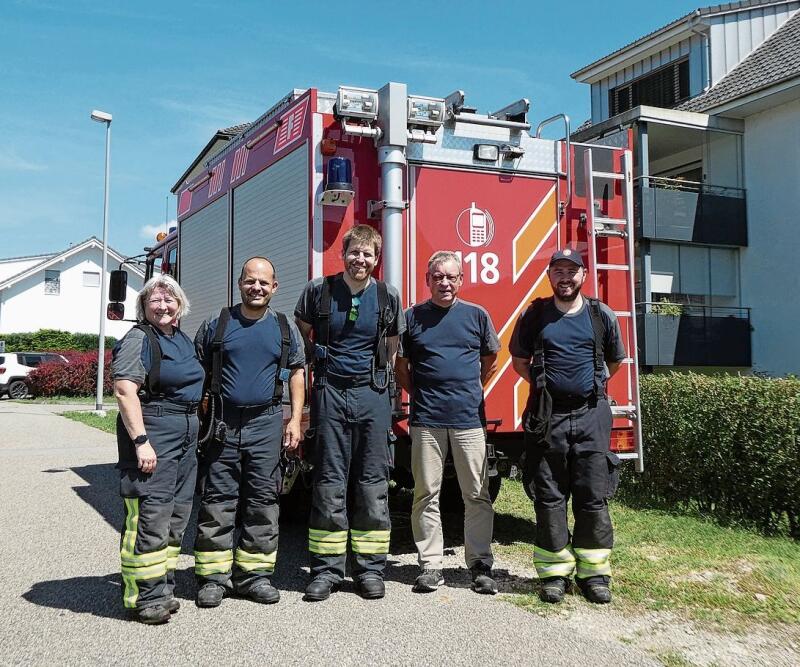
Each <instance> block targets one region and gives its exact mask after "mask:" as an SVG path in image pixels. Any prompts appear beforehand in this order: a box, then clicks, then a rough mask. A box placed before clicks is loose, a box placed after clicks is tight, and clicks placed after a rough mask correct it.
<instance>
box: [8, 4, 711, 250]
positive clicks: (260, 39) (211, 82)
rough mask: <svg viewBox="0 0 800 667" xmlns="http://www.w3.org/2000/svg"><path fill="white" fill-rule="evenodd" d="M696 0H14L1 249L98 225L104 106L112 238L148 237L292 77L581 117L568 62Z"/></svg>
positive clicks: (306, 82)
mask: <svg viewBox="0 0 800 667" xmlns="http://www.w3.org/2000/svg"><path fill="white" fill-rule="evenodd" d="M697 6H699V5H698V4H697V3H696V0H695V2H686V1H684V0H677V1H673V2H669V3H661V2H643V1H641V0H640V1H638V2H636V1H633V0H621V1H619V2H613V1H611V2H597V1H596V0H595V1H594V2H584V1H580V2H566V1H562V2H548V3H539V2H530V1H528V2H516V1H507V2H500V1H498V2H492V3H490V2H474V1H472V0H461V1H460V2H449V1H447V0H442V1H440V2H418V1H416V0H408V1H406V2H396V3H392V4H390V3H383V2H362V3H359V2H344V3H342V2H335V1H328V2H310V1H304V0H293V1H292V2H237V1H235V0H231V1H228V2H219V3H215V2H204V1H198V2H181V1H179V0H178V1H175V2H170V3H165V2H149V1H146V0H142V1H139V2H135V3H134V2H126V1H123V0H121V1H119V2H116V3H105V4H103V3H98V2H87V1H85V0H62V1H60V2H59V1H58V0H49V1H48V0H42V1H38V0H30V1H24V0H19V1H13V0H12V1H11V2H9V1H8V0H6V2H4V3H3V12H2V20H0V100H2V103H1V104H0V130H1V131H2V134H3V138H4V139H3V142H2V143H1V144H0V179H1V180H0V182H2V186H1V187H0V257H12V256H19V255H26V254H37V253H41V252H51V251H56V250H62V249H64V248H66V247H68V246H69V245H70V244H71V243H76V242H79V241H82V240H83V239H85V238H87V237H89V236H91V235H92V234H94V235H96V236H97V237H100V236H101V235H102V200H103V155H104V137H105V130H104V126H103V125H101V124H98V123H93V122H92V121H91V120H90V118H89V113H90V112H91V110H92V109H94V108H97V109H102V110H104V111H108V112H109V113H112V114H113V116H114V121H113V124H112V142H111V188H110V190H111V196H110V214H109V220H110V233H109V243H110V244H111V245H112V246H114V247H115V248H116V249H118V250H119V251H121V252H122V253H123V254H135V253H137V252H141V248H142V247H143V246H144V245H147V244H150V243H151V242H152V239H153V230H154V229H156V228H157V227H159V226H163V223H164V219H165V205H166V203H167V200H166V198H167V195H168V194H169V189H170V187H171V186H172V185H173V184H174V182H175V181H176V180H177V179H178V177H179V176H180V175H181V173H182V172H183V170H184V169H185V168H186V166H188V164H189V163H190V162H191V161H192V160H193V159H194V158H195V156H196V155H197V153H198V152H199V150H200V149H201V148H202V147H203V146H204V145H205V143H206V142H207V141H208V140H209V139H210V138H211V136H212V135H213V133H214V131H215V130H216V129H217V128H220V127H226V126H229V125H235V124H237V123H240V122H244V121H250V120H254V119H255V118H256V117H258V116H259V115H260V114H261V113H262V112H263V111H265V110H266V109H267V108H268V107H269V106H271V105H272V104H273V103H274V102H276V101H277V100H278V99H279V98H280V97H281V96H282V95H284V94H285V93H287V92H288V91H289V90H290V89H292V88H304V87H309V86H316V87H317V88H320V89H322V90H328V91H335V90H336V88H337V87H338V86H339V85H340V84H350V85H358V86H365V87H375V88H377V87H379V86H381V85H382V84H384V83H386V82H387V81H390V80H392V81H402V82H405V83H407V84H408V86H409V92H414V93H417V94H420V95H432V96H440V97H443V96H445V95H447V94H448V93H450V92H452V91H453V90H456V89H459V88H460V89H462V90H465V91H466V93H467V101H468V103H470V104H471V105H474V106H477V107H478V110H479V111H480V112H484V113H485V112H491V111H494V110H495V109H497V108H500V107H501V106H504V105H505V104H507V103H509V102H512V101H514V100H516V99H518V98H520V97H528V98H529V99H530V100H531V114H530V117H531V119H532V120H534V121H537V120H541V119H543V118H546V117H548V116H551V115H553V114H555V113H559V112H566V113H568V114H569V115H570V116H571V118H572V119H573V126H576V125H577V124H579V123H581V122H582V121H583V120H585V119H586V118H587V117H588V116H589V89H588V86H586V85H581V84H577V83H575V82H574V81H572V79H570V77H569V74H570V73H571V72H573V71H575V70H576V69H578V68H580V67H582V66H583V65H586V64H588V63H589V62H591V61H593V60H595V59H596V58H598V57H601V56H603V55H605V54H607V53H609V52H611V51H613V50H615V49H617V48H619V47H620V46H622V45H624V44H626V43H628V42H630V41H632V40H633V39H636V38H638V37H640V36H642V35H644V34H645V33H648V32H650V31H652V30H654V29H656V28H659V27H661V26H662V25H664V24H665V23H668V22H670V21H672V20H674V19H676V18H678V17H680V16H682V15H683V14H686V13H688V12H689V11H691V10H692V9H694V8H696V7H697ZM220 7H222V8H224V9H220ZM169 217H170V218H174V217H175V202H174V198H173V197H172V195H170V196H169Z"/></svg>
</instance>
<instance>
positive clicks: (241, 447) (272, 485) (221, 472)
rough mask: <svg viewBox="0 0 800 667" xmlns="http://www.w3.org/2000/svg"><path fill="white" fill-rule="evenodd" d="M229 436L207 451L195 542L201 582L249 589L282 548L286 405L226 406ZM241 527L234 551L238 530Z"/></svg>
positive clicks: (272, 567) (266, 572) (272, 564)
mask: <svg viewBox="0 0 800 667" xmlns="http://www.w3.org/2000/svg"><path fill="white" fill-rule="evenodd" d="M223 416H224V421H225V423H226V425H227V426H228V431H227V435H226V437H225V442H224V443H220V442H212V443H210V444H209V445H208V446H207V447H206V451H204V452H203V463H202V470H201V474H202V475H203V477H204V482H205V483H204V487H203V497H202V503H201V505H200V514H199V516H198V523H197V539H196V541H195V545H194V558H195V569H194V571H195V575H196V577H197V580H198V585H199V586H202V585H203V584H204V583H206V582H216V583H218V584H222V585H223V586H229V585H230V582H231V579H232V580H233V582H232V583H233V585H234V586H235V587H236V589H237V590H238V591H240V592H242V593H246V592H247V591H248V590H249V589H251V588H252V587H253V585H254V584H256V583H257V582H258V580H259V579H262V578H265V577H266V578H269V577H270V576H271V575H272V573H273V571H274V570H275V559H276V556H277V553H278V516H279V509H280V508H279V504H278V500H279V495H280V493H279V484H280V478H281V471H280V453H281V439H282V433H283V408H282V407H281V406H280V405H277V406H273V405H267V406H255V407H235V406H225V408H224V412H223ZM237 513H238V517H239V521H238V523H240V525H241V532H240V535H239V539H238V544H237V545H236V549H235V551H234V530H235V527H236V524H237Z"/></svg>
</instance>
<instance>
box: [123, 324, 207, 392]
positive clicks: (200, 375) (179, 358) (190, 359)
mask: <svg viewBox="0 0 800 667" xmlns="http://www.w3.org/2000/svg"><path fill="white" fill-rule="evenodd" d="M153 331H155V332H156V334H157V335H158V343H159V347H160V348H161V369H160V373H159V375H160V379H159V386H160V389H159V391H160V392H161V393H163V394H164V397H165V398H166V399H167V400H170V401H179V402H197V401H199V400H200V398H201V397H202V394H203V380H204V378H205V372H204V371H203V367H202V366H201V364H200V361H199V360H198V359H197V355H196V353H195V349H194V345H192V341H191V340H190V339H189V337H188V336H187V335H186V334H185V333H183V332H182V331H181V330H180V329H176V330H175V333H174V334H172V335H171V336H168V335H167V334H165V333H163V332H162V331H161V330H159V329H158V328H157V327H153ZM111 355H112V361H111V369H112V370H111V374H112V377H113V378H114V379H115V380H131V381H132V382H136V383H137V384H144V382H145V379H146V376H147V374H148V373H149V372H150V362H151V359H150V341H149V340H148V339H147V335H146V334H145V333H144V332H143V331H142V330H141V329H131V330H130V331H129V332H128V333H127V334H125V336H124V337H123V338H122V340H120V341H119V342H118V343H117V344H116V345H115V346H114V350H113V352H112V353H111Z"/></svg>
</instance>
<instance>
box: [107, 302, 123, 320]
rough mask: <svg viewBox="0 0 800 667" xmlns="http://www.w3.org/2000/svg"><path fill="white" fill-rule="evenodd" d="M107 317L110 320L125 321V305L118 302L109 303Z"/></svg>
mask: <svg viewBox="0 0 800 667" xmlns="http://www.w3.org/2000/svg"><path fill="white" fill-rule="evenodd" d="M106 317H107V318H108V319H109V320H124V319H125V304H124V303H120V302H118V301H114V302H113V303H109V304H108V306H106Z"/></svg>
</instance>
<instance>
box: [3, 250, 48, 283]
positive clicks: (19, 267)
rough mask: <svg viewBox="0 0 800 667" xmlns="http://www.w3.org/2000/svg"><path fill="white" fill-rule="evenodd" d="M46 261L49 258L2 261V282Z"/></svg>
mask: <svg viewBox="0 0 800 667" xmlns="http://www.w3.org/2000/svg"><path fill="white" fill-rule="evenodd" d="M46 259H47V256H42V257H31V258H23V259H6V260H0V282H3V281H4V280H8V279H9V278H10V277H11V276H16V275H17V274H18V273H22V272H23V271H27V270H28V269H30V268H31V267H32V266H36V265H37V264H41V263H42V262H43V261H45V260H46Z"/></svg>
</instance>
